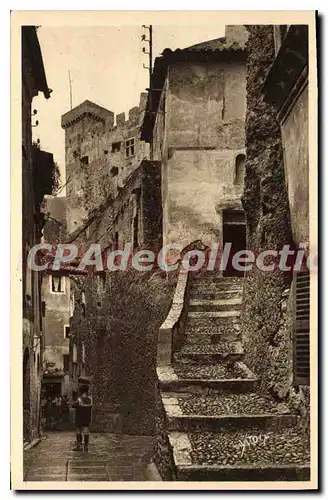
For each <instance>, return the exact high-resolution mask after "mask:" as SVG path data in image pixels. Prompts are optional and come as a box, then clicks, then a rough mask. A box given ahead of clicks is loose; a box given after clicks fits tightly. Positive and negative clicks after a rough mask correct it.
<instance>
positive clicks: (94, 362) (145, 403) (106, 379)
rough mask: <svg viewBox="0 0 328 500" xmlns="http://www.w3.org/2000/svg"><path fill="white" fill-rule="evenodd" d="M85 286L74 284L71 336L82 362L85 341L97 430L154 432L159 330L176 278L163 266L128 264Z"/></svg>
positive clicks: (129, 432) (86, 281)
mask: <svg viewBox="0 0 328 500" xmlns="http://www.w3.org/2000/svg"><path fill="white" fill-rule="evenodd" d="M82 288H84V293H85V316H82V317H81V312H79V311H80V305H81V296H80V297H79V294H81V290H82ZM82 288H81V285H80V286H79V287H78V289H77V290H76V292H77V295H76V307H75V311H74V316H73V318H72V322H71V327H72V339H71V342H72V343H73V342H74V343H76V344H77V350H78V358H79V364H80V365H81V352H82V350H81V348H80V346H81V345H82V343H83V342H84V344H85V374H84V375H85V376H88V377H90V379H91V392H92V396H93V398H94V412H93V426H92V427H93V430H98V431H108V432H119V431H122V432H124V433H127V434H145V435H151V434H154V433H155V429H156V420H155V404H156V399H155V396H156V380H157V377H156V371H155V363H156V348H157V331H158V328H159V326H160V324H161V323H162V322H163V320H164V319H165V317H166V315H167V313H168V310H169V308H170V305H171V297H172V292H173V289H174V280H173V278H172V280H171V281H170V282H168V281H167V279H166V276H165V274H164V273H162V272H159V271H154V272H147V273H145V272H142V273H141V272H138V271H133V270H130V271H124V272H115V273H111V274H106V275H105V276H99V277H88V278H86V279H85V280H84V283H83V285H82ZM79 371H80V372H81V366H80V368H79Z"/></svg>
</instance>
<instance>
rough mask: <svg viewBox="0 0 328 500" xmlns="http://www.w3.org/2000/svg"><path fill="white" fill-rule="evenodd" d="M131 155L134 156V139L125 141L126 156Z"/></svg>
mask: <svg viewBox="0 0 328 500" xmlns="http://www.w3.org/2000/svg"><path fill="white" fill-rule="evenodd" d="M131 156H134V139H129V140H128V141H125V158H130V157H131Z"/></svg>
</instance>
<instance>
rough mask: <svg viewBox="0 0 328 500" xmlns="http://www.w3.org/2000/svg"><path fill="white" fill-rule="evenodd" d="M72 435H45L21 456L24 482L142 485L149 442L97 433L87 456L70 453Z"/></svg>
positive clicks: (147, 460)
mask: <svg viewBox="0 0 328 500" xmlns="http://www.w3.org/2000/svg"><path fill="white" fill-rule="evenodd" d="M74 444H75V433H73V432H49V433H47V434H45V435H44V436H43V438H42V440H41V442H40V443H39V444H38V445H37V446H34V447H33V448H31V449H30V450H28V451H25V452H24V481H145V480H146V477H145V475H144V471H145V468H146V466H147V464H148V463H149V461H150V458H151V456H152V451H153V439H152V438H150V437H147V436H145V437H144V436H127V435H115V434H105V433H97V434H91V436H90V448H89V452H88V453H87V452H76V451H72V450H73V448H74Z"/></svg>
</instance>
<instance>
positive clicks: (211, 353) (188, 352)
mask: <svg viewBox="0 0 328 500" xmlns="http://www.w3.org/2000/svg"><path fill="white" fill-rule="evenodd" d="M173 357H174V360H175V362H177V363H200V364H214V363H215V362H218V361H222V360H226V361H228V360H229V361H230V360H231V361H232V360H235V361H240V360H241V359H242V358H243V357H244V350H243V347H242V344H241V342H220V343H218V344H214V345H199V344H190V345H188V344H185V345H183V346H182V347H181V349H180V350H179V351H178V352H176V353H174V354H173Z"/></svg>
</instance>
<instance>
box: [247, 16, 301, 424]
mask: <svg viewBox="0 0 328 500" xmlns="http://www.w3.org/2000/svg"><path fill="white" fill-rule="evenodd" d="M278 28H279V29H278ZM248 30H249V39H248V44H247V49H248V62H247V118H246V151H247V161H246V176H245V190H244V194H243V205H244V208H245V212H246V220H247V248H250V249H252V250H253V251H254V252H256V253H257V252H260V251H261V250H267V249H271V250H277V251H281V249H282V248H283V245H292V248H293V247H295V246H296V247H298V246H299V245H300V244H301V243H305V247H306V246H307V244H308V241H309V239H308V237H309V229H308V228H309V218H308V209H309V208H308V195H309V188H308V186H309V184H308V161H309V159H308V116H307V107H308V104H307V70H308V68H307V65H308V54H307V50H308V49H307V27H300V26H289V27H286V26H285V27H276V29H275V30H274V28H273V26H249V27H248ZM274 32H275V35H276V38H275V37H274ZM277 36H279V38H278V39H277ZM275 41H276V43H275ZM275 49H276V51H275ZM305 256H306V253H305ZM301 282H302V283H301ZM308 283H309V278H308V277H307V276H306V274H305V275H303V273H302V276H301V277H299V274H298V273H297V272H295V270H294V272H293V270H292V269H291V268H289V270H288V271H283V270H282V269H278V267H277V266H276V268H275V271H273V272H263V271H259V270H258V269H257V268H256V267H255V266H253V268H252V271H251V272H250V273H248V274H247V276H246V280H245V287H244V311H243V318H242V319H243V322H242V326H243V335H244V339H245V350H246V357H247V361H248V363H249V366H250V367H251V368H253V369H254V370H255V371H256V372H257V373H258V375H259V376H260V377H261V383H262V386H263V387H264V388H266V389H268V390H269V391H270V392H271V393H272V394H273V395H274V396H275V397H276V398H278V399H279V400H281V401H286V402H288V403H289V405H290V407H292V408H293V407H294V408H296V409H297V410H298V411H300V413H301V415H302V416H303V417H304V418H303V423H305V424H306V422H307V417H308V404H309V390H308V389H309V388H308V385H309V317H308V314H309V285H308ZM296 286H297V287H301V288H302V290H301V291H300V290H299V289H298V290H297V295H296ZM299 291H300V292H301V293H300V295H298V294H299ZM300 303H301V304H302V317H300V318H299V317H298V311H299V307H300V306H299V304H300ZM299 324H302V329H301V330H298V325H299Z"/></svg>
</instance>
